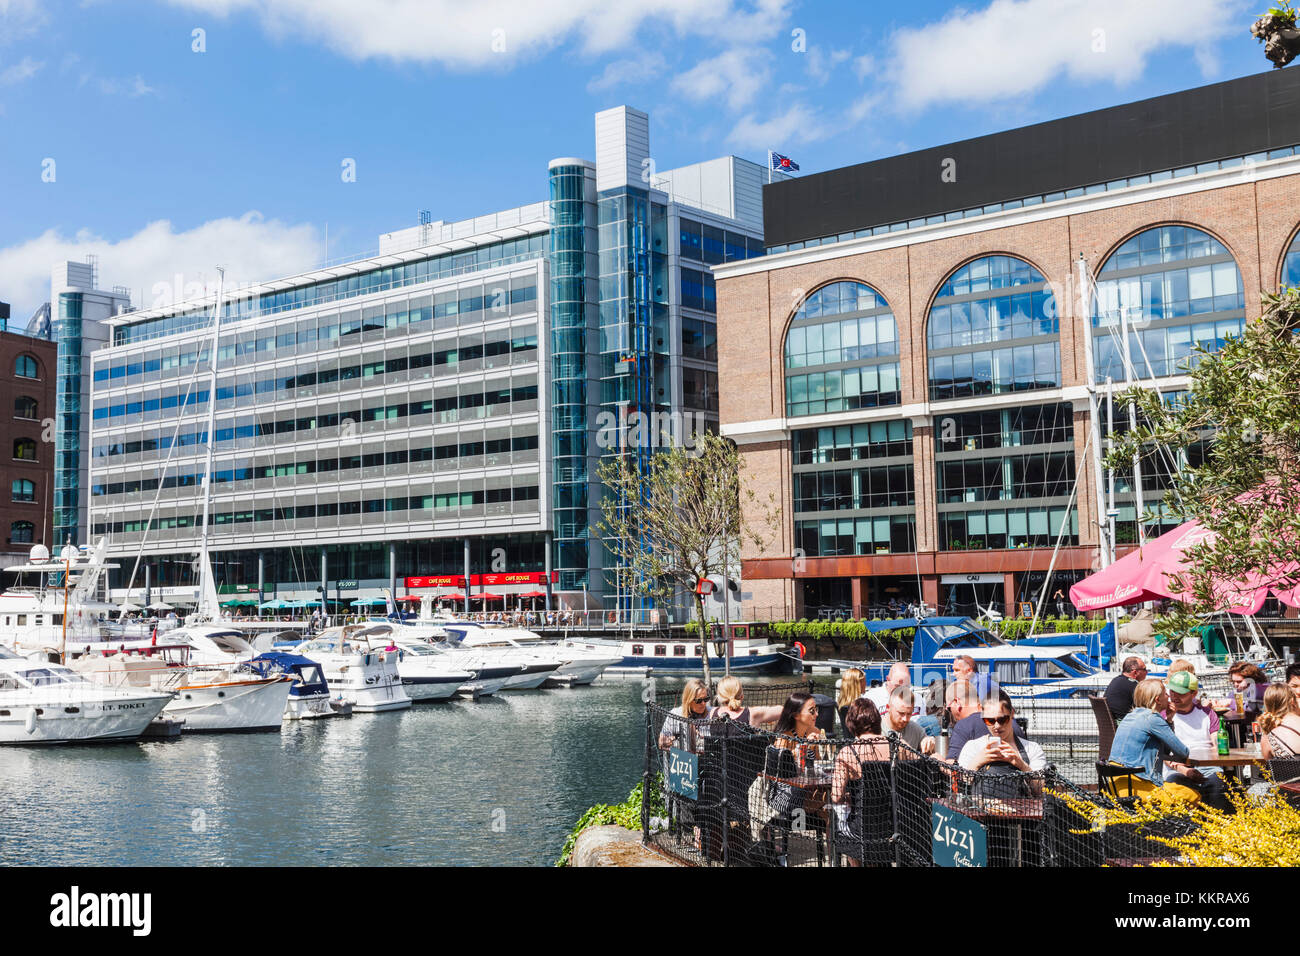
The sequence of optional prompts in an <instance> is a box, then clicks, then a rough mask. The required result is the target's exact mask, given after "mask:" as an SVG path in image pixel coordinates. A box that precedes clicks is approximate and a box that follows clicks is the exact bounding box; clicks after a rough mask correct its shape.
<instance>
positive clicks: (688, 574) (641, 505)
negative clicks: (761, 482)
mask: <svg viewBox="0 0 1300 956" xmlns="http://www.w3.org/2000/svg"><path fill="white" fill-rule="evenodd" d="M744 470H745V469H744V463H743V461H742V459H741V457H740V453H739V452H738V451H737V450H736V446H735V445H734V444H732V443H731V442H730V441H728V440H727V439H725V438H722V437H720V436H718V435H714V434H711V433H709V432H703V433H699V434H696V435H694V436H693V440H692V441H691V442H690V445H689V447H687V446H678V445H674V446H673V447H670V448H666V449H658V450H656V451H655V452H654V453H652V454H651V455H649V456H647V458H646V459H645V461H644V463H642V462H641V461H639V460H638V457H637V455H636V454H635V453H634V452H633V451H629V452H627V453H623V454H617V453H616V454H613V455H610V456H607V457H606V458H604V459H603V460H602V461H601V463H600V466H599V469H598V472H597V474H598V477H599V480H600V482H601V484H602V485H603V486H604V494H603V496H602V498H601V503H600V507H601V515H602V517H601V520H600V521H599V522H598V523H597V526H596V527H597V530H598V532H599V533H600V535H601V537H602V538H603V539H604V540H605V546H606V548H607V549H608V550H609V552H610V554H611V555H612V557H613V558H614V560H615V568H616V569H621V570H616V571H615V574H616V576H621V577H620V583H622V584H623V585H624V586H626V587H627V588H628V589H629V590H635V591H639V592H640V593H642V594H644V595H646V596H648V597H651V598H653V599H655V600H656V601H658V602H660V603H661V604H665V605H667V604H671V603H673V602H674V600H675V598H676V596H677V593H678V592H680V591H686V592H689V593H690V594H691V595H692V598H693V600H694V604H695V613H696V617H697V618H698V619H699V622H700V631H701V643H702V645H703V647H704V655H703V657H704V661H703V663H704V680H705V681H706V682H709V681H711V679H712V675H711V674H710V672H709V661H708V641H707V638H708V635H707V633H706V632H705V631H706V623H705V620H704V597H703V596H702V595H701V594H699V593H698V591H697V584H698V583H699V581H700V580H702V579H704V578H708V577H710V576H716V575H723V576H724V577H725V576H727V575H728V568H729V567H732V566H733V565H734V564H735V563H738V562H739V560H740V550H741V546H742V544H743V543H744V541H746V540H748V541H750V542H752V543H753V544H754V546H755V547H757V548H759V549H762V548H764V547H765V546H766V542H767V540H768V539H769V537H770V533H771V530H772V529H773V528H775V527H776V524H775V517H776V513H777V509H776V506H775V504H774V503H773V500H772V499H771V498H769V499H768V500H767V501H766V502H763V501H760V500H759V499H758V496H757V495H756V494H755V493H754V491H753V490H752V489H751V488H748V487H746V482H745V475H744ZM742 499H743V500H744V502H745V508H744V509H742V507H741V502H742ZM747 513H748V514H750V515H753V516H754V518H753V519H752V520H751V519H749V518H746V514H747ZM724 586H725V584H724Z"/></svg>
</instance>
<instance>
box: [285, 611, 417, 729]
mask: <svg viewBox="0 0 1300 956" xmlns="http://www.w3.org/2000/svg"><path fill="white" fill-rule="evenodd" d="M379 631H380V629H378V628H370V627H360V628H358V627H356V626H353V627H347V628H343V627H331V628H327V629H326V630H324V631H322V632H321V633H320V634H319V635H317V636H316V637H314V638H312V639H311V640H309V641H304V642H303V643H301V644H299V645H298V646H297V647H295V648H294V649H293V652H294V653H295V654H298V655H301V656H302V657H306V658H310V659H311V660H313V661H315V662H316V663H318V664H320V665H321V667H322V669H323V670H324V671H325V680H326V681H327V682H328V683H329V687H330V691H331V693H333V694H335V695H337V696H339V697H341V698H342V699H343V701H344V702H346V703H349V704H351V705H352V709H353V710H354V711H356V712H357V713H362V714H368V713H375V712H378V711H385V710H403V709H405V708H407V707H410V706H411V698H410V697H409V696H408V695H407V693H406V691H405V690H404V689H403V687H402V677H401V675H400V674H399V673H398V671H397V659H398V653H397V648H396V646H395V645H393V644H392V643H391V640H390V638H389V634H388V633H387V632H385V633H379Z"/></svg>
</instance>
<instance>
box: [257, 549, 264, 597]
mask: <svg viewBox="0 0 1300 956" xmlns="http://www.w3.org/2000/svg"><path fill="white" fill-rule="evenodd" d="M265 600H266V556H265V555H264V554H262V552H260V551H259V552H258V553H257V603H258V604H261V603H262V602H264V601H265Z"/></svg>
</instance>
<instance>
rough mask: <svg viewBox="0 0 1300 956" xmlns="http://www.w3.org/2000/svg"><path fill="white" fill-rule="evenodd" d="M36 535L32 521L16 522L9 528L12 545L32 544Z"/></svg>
mask: <svg viewBox="0 0 1300 956" xmlns="http://www.w3.org/2000/svg"><path fill="white" fill-rule="evenodd" d="M35 534H36V526H35V525H34V524H32V523H31V522H30V521H15V522H14V523H13V524H11V525H10V526H9V543H10V544H31V543H32V541H33V540H34V537H35Z"/></svg>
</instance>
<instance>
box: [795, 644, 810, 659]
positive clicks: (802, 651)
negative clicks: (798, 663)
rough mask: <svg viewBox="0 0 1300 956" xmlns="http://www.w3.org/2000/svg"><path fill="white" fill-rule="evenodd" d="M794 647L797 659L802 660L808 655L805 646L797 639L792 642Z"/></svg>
mask: <svg viewBox="0 0 1300 956" xmlns="http://www.w3.org/2000/svg"><path fill="white" fill-rule="evenodd" d="M794 649H795V650H796V651H798V652H799V660H803V659H804V658H805V657H807V656H808V649H807V648H805V647H804V646H803V645H802V644H800V643H799V642H798V641H795V642H794Z"/></svg>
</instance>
